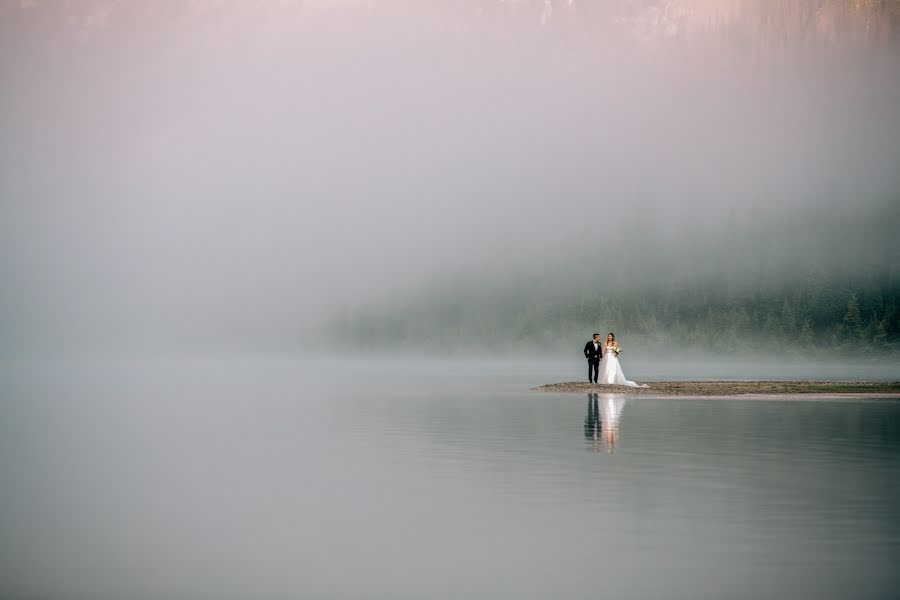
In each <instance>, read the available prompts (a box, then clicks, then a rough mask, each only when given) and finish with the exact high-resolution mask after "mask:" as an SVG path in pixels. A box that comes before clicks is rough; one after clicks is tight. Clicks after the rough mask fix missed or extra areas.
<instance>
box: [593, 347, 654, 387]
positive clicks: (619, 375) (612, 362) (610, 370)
mask: <svg viewBox="0 0 900 600" xmlns="http://www.w3.org/2000/svg"><path fill="white" fill-rule="evenodd" d="M597 381H598V382H600V383H606V384H610V385H627V386H628V387H647V386H646V385H640V384H638V383H635V382H633V381H628V380H627V379H625V373H623V372H622V365H621V363H619V357H618V356H616V353H615V352H613V351H612V349H606V348H604V349H603V359H602V360H601V361H600V376H599V377H598V378H597Z"/></svg>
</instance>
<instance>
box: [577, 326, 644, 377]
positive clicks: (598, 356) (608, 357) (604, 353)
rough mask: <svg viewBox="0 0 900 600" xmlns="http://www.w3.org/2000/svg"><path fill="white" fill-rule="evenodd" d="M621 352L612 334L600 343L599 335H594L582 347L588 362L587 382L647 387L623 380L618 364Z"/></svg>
mask: <svg viewBox="0 0 900 600" xmlns="http://www.w3.org/2000/svg"><path fill="white" fill-rule="evenodd" d="M621 352H622V348H621V347H620V346H619V344H618V343H617V342H616V336H615V335H614V334H612V333H610V334H608V335H607V336H606V341H605V342H601V341H600V334H599V333H595V334H594V339H593V340H591V341H589V342H588V343H587V344H585V345H584V357H585V358H586V359H587V361H588V381H589V382H590V383H604V384H609V385H627V386H628V387H647V386H646V385H639V384H637V383H635V382H633V381H628V380H627V379H625V374H624V373H623V372H622V367H621V365H620V364H619V354H621Z"/></svg>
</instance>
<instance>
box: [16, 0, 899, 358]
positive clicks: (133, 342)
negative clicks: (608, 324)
mask: <svg viewBox="0 0 900 600" xmlns="http://www.w3.org/2000/svg"><path fill="white" fill-rule="evenodd" d="M898 25H900V14H898V13H897V12H896V7H895V5H894V3H878V2H875V3H850V2H837V1H828V0H810V1H808V2H801V1H783V2H780V1H776V0H759V1H755V2H752V1H746V2H717V1H703V0H695V1H681V2H651V1H647V2H628V1H624V0H622V1H617V2H603V3H600V2H597V3H588V2H583V1H575V0H569V1H568V2H566V1H552V2H551V1H549V0H548V1H545V2H525V1H521V2H515V1H507V2H503V1H499V0H498V1H489V0H480V1H476V0H467V1H460V0H454V1H449V0H448V1H446V2H442V1H434V2H391V1H388V0H385V1H383V2H376V1H370V2H362V1H360V2H351V1H347V2H340V1H335V2H274V1H273V2H255V3H242V2H233V3H232V2H214V1H208V2H204V1H200V0H197V1H193V2H171V3H164V2H153V3H144V2H138V1H135V2H111V1H110V2H103V1H96V2H85V3H71V4H70V3H56V2H39V1H32V2H6V3H4V4H3V7H2V8H0V132H2V136H0V240H2V245H3V251H2V253H0V278H2V282H3V285H2V291H0V331H2V332H3V335H2V338H0V346H2V350H3V351H4V352H5V353H11V354H16V353H20V352H21V353H31V352H61V353H67V354H71V353H76V354H77V353H105V352H135V353H141V352H209V351H249V352H252V351H282V350H292V349H300V348H304V347H308V346H314V347H319V345H320V344H321V343H323V340H329V339H330V340H341V339H347V338H351V337H353V336H354V335H356V332H354V331H352V328H353V327H356V326H357V325H358V324H359V323H360V322H366V321H367V320H369V319H376V320H377V319H379V318H381V317H380V315H384V314H386V313H389V312H390V311H398V310H399V311H401V314H405V313H404V312H403V311H406V310H413V309H412V308H410V309H407V308H402V307H414V306H418V305H426V306H427V305H428V303H429V302H431V299H433V298H435V297H440V298H443V299H446V298H448V297H457V298H461V299H463V300H464V301H465V300H466V299H467V298H469V299H473V298H474V299H476V300H477V298H480V297H482V296H480V294H488V295H489V294H491V293H492V292H491V290H492V289H495V288H499V287H503V288H504V289H506V290H510V291H509V292H508V293H509V294H511V295H513V296H515V295H516V294H518V295H520V296H528V295H529V294H532V292H533V290H534V289H535V288H536V287H537V288H540V287H541V286H543V287H544V288H547V287H551V288H553V289H552V290H551V291H550V292H547V290H546V289H545V290H544V292H543V293H544V296H542V298H543V297H546V298H548V300H547V302H555V301H558V302H560V303H565V302H567V301H568V299H567V297H566V295H567V293H568V291H569V290H573V292H572V293H575V292H574V291H575V290H580V289H582V288H583V287H584V286H585V285H587V286H593V287H595V288H597V289H602V290H609V289H611V288H622V289H624V288H628V289H635V290H644V291H646V292H647V293H653V294H662V293H664V292H665V291H666V288H667V287H668V286H670V285H673V284H672V281H673V280H675V281H677V280H680V279H679V277H680V276H678V277H673V274H677V273H684V274H685V277H689V278H695V279H697V280H703V281H709V280H715V279H716V278H731V279H732V280H737V281H738V282H739V283H740V282H744V283H746V285H748V286H751V287H752V286H756V285H757V283H758V282H759V281H761V279H760V277H762V278H763V280H765V278H766V276H770V278H776V279H779V280H781V279H790V278H794V277H806V276H807V275H808V274H809V273H810V272H813V271H816V272H820V271H824V272H825V276H828V277H831V279H829V280H828V281H829V282H830V283H829V286H832V287H834V288H835V289H838V288H841V286H844V285H845V284H844V283H843V278H845V277H848V274H849V275H853V274H854V273H859V274H860V275H863V274H865V275H866V276H867V277H869V278H870V280H871V281H874V282H875V284H874V285H883V286H887V287H886V288H885V289H888V290H890V289H894V290H896V281H897V273H898V272H897V267H896V265H897V264H898V263H900V260H898V259H900V244H898V242H897V239H896V236H895V232H896V231H897V228H898V226H900V213H898V205H900V110H898V107H900V53H898V31H900V30H898ZM773 231H776V232H780V233H779V236H778V238H777V239H775V238H773V237H772V235H770V234H771V232H773ZM773 246H777V247H776V248H775V249H774V250H773ZM723 257H724V258H727V259H728V260H729V261H730V262H728V263H727V264H726V265H725V267H724V268H723V266H722V263H721V262H720V261H721V260H723V259H724V258H723ZM729 257H730V258H729ZM522 282H527V285H524V284H523V283H522ZM585 282H587V283H585ZM579 286H581V287H579ZM891 286H893V287H891ZM516 290H518V291H516ZM504 293H507V292H504ZM749 293H755V292H754V291H753V290H751V291H750V292H749ZM760 293H764V290H763V292H760ZM586 302H587V301H586ZM777 302H778V307H779V310H781V309H780V307H781V305H782V304H781V299H780V297H779V299H778V300H777ZM842 302H846V300H842ZM469 304H470V308H469V310H472V311H474V312H478V311H479V310H480V309H479V305H478V302H477V301H475V300H472V301H471V302H469ZM842 306H843V305H842ZM491 310H501V311H502V306H500V308H499V309H498V306H497V305H496V304H494V305H492V306H491ZM510 310H513V309H512V308H511V309H510ZM515 310H518V309H515ZM843 310H844V309H843V308H841V311H842V314H843ZM866 310H868V309H867V308H866V306H863V316H862V319H863V324H865V323H867V322H868V319H869V317H868V313H866ZM872 310H873V311H874V313H873V314H874V315H875V316H874V319H875V320H874V321H872V322H873V323H874V325H872V326H871V327H872V328H874V329H873V331H875V330H876V329H877V326H878V323H879V319H880V322H881V325H882V326H885V316H884V309H881V308H875V309H872ZM779 314H780V313H779ZM420 318H421V319H422V320H424V322H425V323H428V322H429V320H430V319H431V318H432V317H430V316H429V313H428V311H427V310H424V311H423V312H422V316H421V317H420ZM659 318H660V319H662V317H661V316H660V317H659ZM792 318H793V317H792ZM597 321H598V322H597V324H596V326H597V327H602V326H603V325H604V324H603V323H602V322H600V319H599V317H598V319H597ZM586 322H587V323H590V322H591V320H590V319H587V320H586ZM792 323H793V321H792ZM800 323H802V319H799V318H798V320H797V328H798V329H799V327H800ZM663 325H664V324H663ZM888 325H889V324H888ZM791 326H792V327H793V324H792V325H791ZM435 327H439V325H437V324H436V325H435ZM451 327H452V325H451ZM589 333H590V331H584V334H585V335H587V334H589ZM888 333H890V332H888ZM491 335H504V332H503V331H502V328H501V331H498V332H496V333H495V334H491ZM523 335H524V334H523ZM565 335H569V334H568V333H566V334H565ZM578 335H581V334H580V333H579V334H578ZM872 335H878V334H877V331H876V333H873V334H872Z"/></svg>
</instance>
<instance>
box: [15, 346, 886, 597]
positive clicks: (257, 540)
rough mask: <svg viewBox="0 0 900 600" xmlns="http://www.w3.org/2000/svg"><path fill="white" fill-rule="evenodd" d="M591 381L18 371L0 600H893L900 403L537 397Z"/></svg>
mask: <svg viewBox="0 0 900 600" xmlns="http://www.w3.org/2000/svg"><path fill="white" fill-rule="evenodd" d="M579 367H580V364H579V363H577V362H576V363H575V364H574V365H571V364H568V365H553V364H546V363H532V364H528V363H516V362H506V363H489V364H485V363H477V362H451V361H417V362H411V363H399V362H391V361H381V362H379V361H372V362H371V363H363V364H360V361H358V360H348V361H346V362H341V363H336V362H324V361H316V362H310V361H304V360H299V359H298V360H272V361H262V360H258V361H236V360H228V361H225V360H223V361H194V362H190V361H185V362H175V361H168V362H166V361H160V362H139V361H132V362H127V361H119V362H116V363H114V364H112V363H103V362H95V363H90V364H88V363H81V364H78V365H72V364H66V363H37V362H30V363H6V364H5V365H3V368H2V372H0V374H2V383H0V597H2V598H51V599H52V598H66V599H69V598H91V599H98V598H115V599H129V598H147V599H150V598H152V599H159V598H216V599H223V598H303V599H314V598H385V599H404V598H409V599H422V598H490V599H496V598H517V599H521V598H597V597H613V598H685V599H692V600H695V599H700V598H710V599H722V598H748V599H750V598H752V599H754V600H756V599H757V598H761V597H763V598H764V597H773V598H810V599H812V598H815V599H822V598H841V599H846V598H885V599H886V598H897V597H898V596H900V569H898V565H900V401H897V400H891V399H871V400H869V399H867V400H814V401H811V400H784V399H774V400H765V401H761V400H736V399H735V400H721V399H718V400H709V399H706V400H704V399H697V398H693V399H692V398H678V399H675V398H666V399H653V398H632V399H625V398H624V397H622V396H614V395H598V396H596V397H591V396H588V395H587V394H584V395H550V394H539V393H534V392H529V391H528V387H530V386H532V385H537V384H540V383H548V382H552V381H559V380H564V379H573V378H580V377H579V376H580V374H581V373H580V368H579ZM894 367H895V366H894V365H875V366H872V365H868V366H865V365H861V366H859V368H853V369H851V370H849V371H848V370H847V369H848V366H847V365H843V366H842V367H838V366H834V367H831V366H827V365H821V366H816V365H807V366H804V367H797V368H795V369H794V371H789V369H788V367H785V366H784V365H780V366H778V365H776V366H771V365H770V366H762V365H760V366H759V367H758V369H757V370H756V371H754V367H753V366H752V365H742V366H740V368H739V367H738V366H734V365H732V366H731V367H728V366H727V365H724V364H720V365H717V366H710V365H694V366H687V365H675V366H674V367H673V365H658V366H656V367H650V366H647V365H644V366H640V365H635V367H634V369H633V370H629V369H631V367H630V366H629V365H628V364H626V365H625V368H626V374H627V375H628V376H629V378H633V379H637V380H639V381H640V380H642V379H645V380H646V379H652V378H660V377H665V376H667V375H666V373H667V372H669V373H672V372H675V374H676V375H681V376H683V377H685V378H691V377H700V376H702V375H703V374H704V373H712V375H709V376H710V377H729V376H730V377H752V376H753V374H754V373H755V374H756V377H764V376H767V375H766V373H769V372H772V373H774V374H772V375H768V376H769V377H785V376H788V375H790V374H794V375H796V376H797V377H815V378H822V377H824V378H843V379H851V378H865V377H868V378H873V379H889V378H892V377H891V376H892V375H895V374H896V369H895V368H894ZM842 368H843V369H844V371H843V372H841V371H840V369H842ZM866 368H868V369H870V371H869V372H867V373H866V372H865V371H864V369H866ZM654 369H655V370H654ZM740 369H745V371H741V372H738V371H740ZM779 369H781V371H779ZM786 369H788V370H786ZM817 369H818V371H817ZM861 369H862V370H861ZM860 373H864V374H863V376H862V377H859V376H857V377H854V375H859V374H860ZM668 376H669V377H671V376H672V375H671V374H670V375H668Z"/></svg>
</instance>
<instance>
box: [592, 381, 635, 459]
mask: <svg viewBox="0 0 900 600" xmlns="http://www.w3.org/2000/svg"><path fill="white" fill-rule="evenodd" d="M624 406H625V397H624V396H620V395H618V394H588V412H587V416H586V417H585V418H584V437H585V438H587V439H589V440H593V450H594V452H600V451H601V450H602V449H603V445H604V444H605V446H606V451H607V452H615V451H616V444H617V443H618V442H619V418H620V417H621V415H622V408H624ZM601 440H602V442H601Z"/></svg>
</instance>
